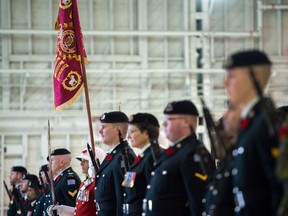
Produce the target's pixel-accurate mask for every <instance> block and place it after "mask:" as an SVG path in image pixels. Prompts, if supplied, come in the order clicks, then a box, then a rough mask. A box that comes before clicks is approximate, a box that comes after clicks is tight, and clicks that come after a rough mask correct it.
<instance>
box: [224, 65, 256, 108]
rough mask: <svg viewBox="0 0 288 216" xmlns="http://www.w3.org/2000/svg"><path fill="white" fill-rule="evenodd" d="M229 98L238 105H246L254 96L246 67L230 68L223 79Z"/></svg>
mask: <svg viewBox="0 0 288 216" xmlns="http://www.w3.org/2000/svg"><path fill="white" fill-rule="evenodd" d="M224 84H225V87H226V91H227V95H228V98H229V100H230V101H231V102H232V103H233V104H235V106H238V105H241V104H243V105H246V104H247V103H249V102H250V100H251V99H253V97H254V91H253V90H254V89H253V86H252V82H251V79H250V76H249V74H248V71H247V69H246V68H232V69H230V70H229V71H228V73H227V75H226V78H225V81H224Z"/></svg>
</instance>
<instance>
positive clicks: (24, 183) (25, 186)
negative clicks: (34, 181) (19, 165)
mask: <svg viewBox="0 0 288 216" xmlns="http://www.w3.org/2000/svg"><path fill="white" fill-rule="evenodd" d="M28 183H29V180H27V179H25V180H21V182H20V191H21V192H22V193H26V192H27V189H28Z"/></svg>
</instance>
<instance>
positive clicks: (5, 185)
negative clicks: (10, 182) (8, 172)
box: [3, 181, 12, 200]
mask: <svg viewBox="0 0 288 216" xmlns="http://www.w3.org/2000/svg"><path fill="white" fill-rule="evenodd" d="M3 184H4V187H5V190H6V192H7V194H8V196H9V200H11V199H12V194H11V192H10V191H9V190H8V187H7V184H6V182H5V181H3Z"/></svg>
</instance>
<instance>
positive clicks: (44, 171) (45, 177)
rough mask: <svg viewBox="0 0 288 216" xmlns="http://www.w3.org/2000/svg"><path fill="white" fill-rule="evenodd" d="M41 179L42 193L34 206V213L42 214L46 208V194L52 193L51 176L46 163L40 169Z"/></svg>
mask: <svg viewBox="0 0 288 216" xmlns="http://www.w3.org/2000/svg"><path fill="white" fill-rule="evenodd" d="M39 179H40V184H41V190H43V191H42V193H40V195H39V196H38V197H37V199H36V202H35V204H34V206H33V215H42V214H43V210H44V202H45V198H46V195H47V194H48V193H50V185H49V184H50V177H49V174H48V165H47V164H44V165H42V166H41V167H40V169H39Z"/></svg>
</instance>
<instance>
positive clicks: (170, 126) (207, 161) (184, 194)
mask: <svg viewBox="0 0 288 216" xmlns="http://www.w3.org/2000/svg"><path fill="white" fill-rule="evenodd" d="M164 114H165V121H164V123H163V126H164V127H165V132H166V136H167V138H168V139H169V140H170V141H171V142H172V143H173V145H172V146H170V147H169V148H168V149H167V150H165V151H164V152H163V153H162V154H161V155H160V157H159V159H158V160H157V161H156V164H155V167H154V171H153V172H151V181H150V184H149V185H148V186H147V193H146V197H145V199H144V200H143V210H144V212H145V215H152V216H160V215H161V216H162V215H165V216H170V215H171V216H175V215H181V216H185V215H193V216H194V215H195V216H196V215H197V216H198V215H201V214H202V211H203V207H202V199H203V197H204V192H205V188H206V181H207V179H208V177H209V175H210V174H211V173H212V172H213V171H214V170H215V164H214V162H213V160H212V158H211V155H210V154H209V152H208V151H207V149H206V148H205V147H204V145H203V144H202V143H200V141H198V140H197V137H196V133H195V131H196V128H197V123H198V116H199V114H198V111H197V109H196V107H195V105H194V104H193V103H192V102H191V101H188V100H187V101H186V100H185V101H175V102H172V103H169V104H168V105H167V106H166V108H165V110H164Z"/></svg>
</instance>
